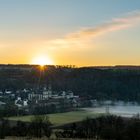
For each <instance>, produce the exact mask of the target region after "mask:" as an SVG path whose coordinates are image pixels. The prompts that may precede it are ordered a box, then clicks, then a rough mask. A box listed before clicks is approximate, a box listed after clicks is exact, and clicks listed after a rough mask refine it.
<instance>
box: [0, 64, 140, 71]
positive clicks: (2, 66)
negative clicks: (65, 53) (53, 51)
mask: <svg viewBox="0 0 140 140" xmlns="http://www.w3.org/2000/svg"><path fill="white" fill-rule="evenodd" d="M38 66H39V65H37V64H36V65H33V64H0V69H18V68H21V69H22V68H23V69H24V68H26V69H32V68H35V67H38ZM45 66H47V67H59V66H60V67H65V68H66V67H67V68H94V69H101V70H106V69H114V70H115V69H116V70H119V69H120V70H123V69H124V70H125V69H126V70H140V65H114V66H81V67H76V66H75V65H45Z"/></svg>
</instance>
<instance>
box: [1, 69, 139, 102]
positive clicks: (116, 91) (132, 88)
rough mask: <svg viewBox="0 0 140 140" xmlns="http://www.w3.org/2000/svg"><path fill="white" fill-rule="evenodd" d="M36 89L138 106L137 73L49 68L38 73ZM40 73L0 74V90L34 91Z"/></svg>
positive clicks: (11, 72)
mask: <svg viewBox="0 0 140 140" xmlns="http://www.w3.org/2000/svg"><path fill="white" fill-rule="evenodd" d="M41 73H42V74H41V79H40V87H43V86H46V85H48V84H51V85H52V89H53V90H54V91H62V90H65V91H67V90H71V91H73V92H74V93H75V94H78V95H80V96H89V97H92V98H94V99H98V100H106V99H107V100H108V99H110V100H124V101H138V102H140V86H139V85H140V70H139V69H113V68H112V69H97V68H92V67H89V68H86V67H85V68H75V67H66V66H65V67H61V66H59V67H55V66H50V67H46V68H44V70H42V71H41ZM39 78H40V69H39V68H35V69H32V70H31V71H20V70H1V72H0V90H3V91H4V90H5V89H11V90H13V91H16V90H18V89H24V88H32V89H35V88H36V87H37V84H38V79H39Z"/></svg>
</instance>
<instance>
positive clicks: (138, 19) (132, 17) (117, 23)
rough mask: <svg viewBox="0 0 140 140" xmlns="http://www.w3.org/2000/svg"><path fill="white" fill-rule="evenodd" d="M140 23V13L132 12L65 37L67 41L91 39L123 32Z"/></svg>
mask: <svg viewBox="0 0 140 140" xmlns="http://www.w3.org/2000/svg"><path fill="white" fill-rule="evenodd" d="M137 23H140V11H133V12H130V13H128V14H127V15H126V16H124V17H120V18H114V19H112V20H111V21H109V22H105V23H103V24H101V25H98V26H96V27H93V28H85V29H83V30H80V31H78V32H75V33H71V34H70V35H68V36H67V38H68V39H83V38H85V39H86V38H87V39H88V38H93V37H96V36H98V35H103V34H107V33H109V32H114V31H118V30H123V29H126V28H129V27H132V26H135V25H136V24H137Z"/></svg>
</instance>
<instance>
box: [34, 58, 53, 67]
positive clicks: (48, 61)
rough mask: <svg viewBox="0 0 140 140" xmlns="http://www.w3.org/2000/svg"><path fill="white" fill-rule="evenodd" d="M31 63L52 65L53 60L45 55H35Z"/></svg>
mask: <svg viewBox="0 0 140 140" xmlns="http://www.w3.org/2000/svg"><path fill="white" fill-rule="evenodd" d="M32 64H37V65H40V66H44V65H52V64H53V62H52V60H51V59H49V58H48V57H47V56H39V57H36V58H34V59H33V60H32Z"/></svg>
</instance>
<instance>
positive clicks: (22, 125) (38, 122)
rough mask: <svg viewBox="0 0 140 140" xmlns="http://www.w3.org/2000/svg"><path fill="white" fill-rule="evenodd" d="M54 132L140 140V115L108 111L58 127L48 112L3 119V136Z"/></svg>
mask: <svg viewBox="0 0 140 140" xmlns="http://www.w3.org/2000/svg"><path fill="white" fill-rule="evenodd" d="M52 135H53V136H55V137H56V139H61V138H62V139H66V138H72V139H76V138H78V139H79V138H80V139H83V138H84V139H94V140H139V139H140V119H139V117H135V118H131V119H128V118H122V117H118V116H113V115H107V116H100V117H98V118H94V119H92V118H86V119H85V120H83V121H81V122H75V123H71V124H66V125H63V126H57V127H54V126H53V127H52V123H51V122H50V121H49V119H48V117H47V116H34V117H33V118H32V120H31V122H30V123H26V122H21V121H17V122H10V121H8V120H7V119H3V118H1V119H0V139H4V138H5V137H6V136H16V137H27V138H41V137H44V136H45V137H47V138H50V137H51V136H52Z"/></svg>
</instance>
